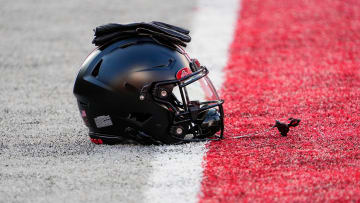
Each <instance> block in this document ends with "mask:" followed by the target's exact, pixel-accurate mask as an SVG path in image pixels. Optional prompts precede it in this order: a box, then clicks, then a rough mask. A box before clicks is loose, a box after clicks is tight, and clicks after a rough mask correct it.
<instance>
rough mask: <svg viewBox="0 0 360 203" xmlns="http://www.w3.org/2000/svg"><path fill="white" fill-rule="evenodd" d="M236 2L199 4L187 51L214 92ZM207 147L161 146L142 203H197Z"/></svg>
mask: <svg viewBox="0 0 360 203" xmlns="http://www.w3.org/2000/svg"><path fill="white" fill-rule="evenodd" d="M239 5H240V2H239V0H226V1H221V0H212V1H208V0H199V1H198V6H197V10H195V13H196V14H195V18H194V20H193V23H192V27H191V33H190V34H191V36H192V41H191V43H190V46H189V48H188V49H187V51H188V52H189V55H190V57H194V58H198V59H199V61H200V63H201V64H202V65H205V66H207V67H208V68H209V70H210V78H211V80H212V81H213V83H214V85H215V86H216V88H217V89H219V88H220V87H221V85H222V83H223V81H224V79H225V78H224V73H223V68H224V67H225V66H226V64H227V61H228V50H229V45H230V43H231V42H232V40H233V33H234V29H235V25H236V19H237V14H238V9H239ZM206 152H207V149H206V143H191V144H187V145H179V146H160V147H158V149H157V153H156V154H155V155H154V157H156V158H155V159H154V160H153V161H151V165H152V168H153V170H152V171H153V172H152V173H151V174H150V176H149V180H148V184H147V185H146V187H145V188H144V192H145V194H144V197H145V199H144V202H172V203H174V202H197V201H198V194H199V192H200V188H201V180H202V175H203V165H204V163H203V157H204V156H205V154H206Z"/></svg>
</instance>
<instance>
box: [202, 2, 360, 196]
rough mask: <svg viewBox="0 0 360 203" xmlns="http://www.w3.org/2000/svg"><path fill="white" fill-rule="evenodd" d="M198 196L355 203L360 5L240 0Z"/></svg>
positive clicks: (359, 167) (359, 188)
mask: <svg viewBox="0 0 360 203" xmlns="http://www.w3.org/2000/svg"><path fill="white" fill-rule="evenodd" d="M226 74H227V77H226V81H225V83H224V88H223V90H222V95H223V97H224V99H225V101H226V103H225V110H226V133H225V135H226V136H228V137H231V136H234V135H235V134H247V133H252V132H256V131H261V130H264V129H267V128H269V126H270V125H272V124H273V123H274V121H275V119H282V121H285V119H287V118H288V117H296V118H297V117H298V118H301V119H302V122H301V123H300V126H298V127H296V128H293V129H291V130H290V132H289V135H288V137H280V135H279V134H278V132H276V131H275V130H273V131H271V132H269V133H266V134H263V135H258V136H255V137H254V138H253V139H252V141H251V140H250V139H247V138H245V139H240V140H231V139H228V140H224V141H220V142H212V143H211V144H209V146H208V147H209V151H208V153H207V156H206V158H205V161H206V166H205V171H204V178H203V182H202V192H201V197H200V202H219V201H220V202H222V201H224V202H238V201H262V202H267V201H306V202H309V201H331V200H341V201H344V200H357V201H359V200H360V161H359V160H360V3H359V1H354V0H353V1H333V0H316V1H289V0H261V1H260V0H243V4H242V13H241V15H240V16H239V19H238V21H237V29H236V36H235V39H234V42H233V44H232V47H231V55H230V59H229V63H228V66H227V67H226Z"/></svg>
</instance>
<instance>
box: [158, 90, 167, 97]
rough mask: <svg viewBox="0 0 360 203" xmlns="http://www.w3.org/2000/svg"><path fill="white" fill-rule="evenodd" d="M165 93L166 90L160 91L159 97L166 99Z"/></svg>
mask: <svg viewBox="0 0 360 203" xmlns="http://www.w3.org/2000/svg"><path fill="white" fill-rule="evenodd" d="M167 94H168V93H167V91H166V90H162V91H161V92H160V95H161V96H162V97H166V96H167Z"/></svg>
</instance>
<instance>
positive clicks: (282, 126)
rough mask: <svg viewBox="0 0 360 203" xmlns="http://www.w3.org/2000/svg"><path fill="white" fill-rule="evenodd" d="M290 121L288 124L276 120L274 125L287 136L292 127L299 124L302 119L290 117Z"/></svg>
mask: <svg viewBox="0 0 360 203" xmlns="http://www.w3.org/2000/svg"><path fill="white" fill-rule="evenodd" d="M289 121H290V123H289V124H287V123H283V122H280V121H278V120H276V122H275V125H274V126H273V127H274V128H275V127H276V128H277V129H278V130H279V132H280V134H281V136H283V137H285V136H287V133H288V132H289V130H290V127H296V126H298V125H299V123H300V121H301V120H300V119H298V118H289Z"/></svg>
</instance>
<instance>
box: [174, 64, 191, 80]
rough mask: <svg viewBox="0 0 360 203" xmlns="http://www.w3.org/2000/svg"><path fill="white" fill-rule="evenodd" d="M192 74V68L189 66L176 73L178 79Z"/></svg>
mask: <svg viewBox="0 0 360 203" xmlns="http://www.w3.org/2000/svg"><path fill="white" fill-rule="evenodd" d="M190 74H191V70H190V68H188V67H185V68H182V69H180V70H179V71H178V72H177V73H176V79H178V80H179V79H181V78H183V77H185V76H187V75H190Z"/></svg>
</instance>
